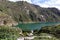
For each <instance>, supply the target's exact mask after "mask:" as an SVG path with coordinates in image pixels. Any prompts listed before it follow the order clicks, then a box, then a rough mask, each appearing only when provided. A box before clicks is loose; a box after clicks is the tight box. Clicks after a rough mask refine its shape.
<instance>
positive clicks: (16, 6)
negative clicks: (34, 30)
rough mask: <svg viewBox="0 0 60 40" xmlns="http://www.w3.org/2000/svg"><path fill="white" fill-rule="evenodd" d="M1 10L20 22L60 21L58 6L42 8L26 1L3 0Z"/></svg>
mask: <svg viewBox="0 0 60 40" xmlns="http://www.w3.org/2000/svg"><path fill="white" fill-rule="evenodd" d="M3 5H4V6H3ZM0 11H2V12H3V13H6V14H8V15H10V16H11V17H12V19H13V20H14V21H16V22H18V23H19V22H60V10H58V9H57V8H54V7H53V8H42V7H40V6H38V5H34V4H30V3H28V2H26V1H18V2H10V1H5V2H3V3H2V2H1V5H0Z"/></svg>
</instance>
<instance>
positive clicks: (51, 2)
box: [10, 0, 60, 9]
mask: <svg viewBox="0 0 60 40" xmlns="http://www.w3.org/2000/svg"><path fill="white" fill-rule="evenodd" d="M10 1H21V0H10ZM23 1H27V2H29V3H33V4H37V5H39V6H41V7H46V8H47V7H56V8H58V9H60V0H23ZM39 1H41V2H42V1H45V2H42V3H41V2H39Z"/></svg>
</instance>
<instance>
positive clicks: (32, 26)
mask: <svg viewBox="0 0 60 40" xmlns="http://www.w3.org/2000/svg"><path fill="white" fill-rule="evenodd" d="M57 24H60V22H44V23H43V22H42V23H26V24H25V23H19V24H18V25H17V27H19V28H21V29H22V30H24V31H28V30H40V29H41V27H44V26H52V25H57Z"/></svg>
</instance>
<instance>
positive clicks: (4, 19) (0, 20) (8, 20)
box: [0, 12, 17, 26]
mask: <svg viewBox="0 0 60 40" xmlns="http://www.w3.org/2000/svg"><path fill="white" fill-rule="evenodd" d="M0 25H1V26H2V25H8V26H12V25H17V22H15V21H14V20H13V19H12V17H11V16H9V15H7V14H5V13H2V12H0Z"/></svg>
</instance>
